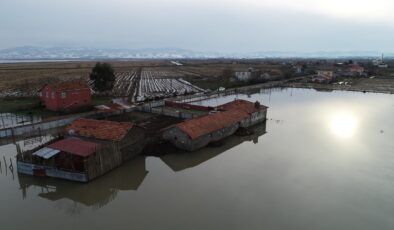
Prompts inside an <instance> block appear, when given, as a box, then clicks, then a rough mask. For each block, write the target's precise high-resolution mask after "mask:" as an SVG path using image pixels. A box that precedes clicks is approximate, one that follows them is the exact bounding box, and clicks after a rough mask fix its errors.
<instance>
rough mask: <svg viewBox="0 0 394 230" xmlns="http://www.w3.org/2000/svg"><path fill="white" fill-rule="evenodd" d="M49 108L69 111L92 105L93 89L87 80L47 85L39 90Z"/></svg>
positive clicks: (42, 100) (41, 97) (42, 99)
mask: <svg viewBox="0 0 394 230" xmlns="http://www.w3.org/2000/svg"><path fill="white" fill-rule="evenodd" d="M39 96H40V99H41V102H42V103H43V104H44V105H45V107H46V108H47V109H48V110H52V111H69V110H75V109H78V108H81V107H84V106H88V105H90V102H91V91H90V87H89V86H88V84H87V83H86V82H85V81H79V80H78V81H66V82H58V83H53V84H47V85H45V86H44V87H43V88H42V89H41V90H40V92H39Z"/></svg>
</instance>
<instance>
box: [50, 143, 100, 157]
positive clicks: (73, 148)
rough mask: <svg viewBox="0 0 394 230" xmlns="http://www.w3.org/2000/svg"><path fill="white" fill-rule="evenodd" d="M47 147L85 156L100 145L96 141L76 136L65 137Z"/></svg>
mask: <svg viewBox="0 0 394 230" xmlns="http://www.w3.org/2000/svg"><path fill="white" fill-rule="evenodd" d="M48 147H49V148H51V149H57V150H60V151H62V152H66V153H71V154H73V155H77V156H81V157H87V156H90V155H92V154H93V153H94V152H95V151H96V150H97V149H99V148H100V147H101V145H100V144H99V143H96V142H91V141H85V140H81V139H78V138H67V139H63V140H60V141H57V142H55V143H52V144H50V145H49V146H48Z"/></svg>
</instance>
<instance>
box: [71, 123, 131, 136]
mask: <svg viewBox="0 0 394 230" xmlns="http://www.w3.org/2000/svg"><path fill="white" fill-rule="evenodd" d="M132 127H133V124H132V123H130V122H115V121H104V120H91V119H82V118H81V119H78V120H75V121H74V122H73V123H71V125H70V126H68V127H67V128H66V131H67V132H68V133H70V134H71V135H72V134H75V135H79V136H83V137H92V138H96V139H100V140H109V141H120V140H122V139H123V138H124V137H125V136H126V134H127V133H128V132H129V131H130V129H131V128H132Z"/></svg>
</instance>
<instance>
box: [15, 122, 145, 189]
mask: <svg viewBox="0 0 394 230" xmlns="http://www.w3.org/2000/svg"><path fill="white" fill-rule="evenodd" d="M144 146H145V132H144V129H143V128H140V127H138V126H135V125H133V124H132V123H129V122H113V121H102V120H90V119H78V120H76V121H74V122H73V123H72V124H71V125H70V126H69V127H67V128H66V134H65V136H64V138H61V139H57V140H54V141H52V142H51V143H49V144H47V145H45V146H41V147H38V148H36V149H33V150H31V151H27V152H24V153H19V154H18V155H17V168H18V172H19V173H23V174H28V175H35V176H47V177H55V178H61V179H67V180H73V181H79V182H88V181H91V180H93V179H95V178H97V177H99V176H101V175H103V174H105V173H107V172H108V171H110V170H112V169H114V168H116V167H118V166H119V165H121V164H122V163H123V162H125V161H127V160H129V159H131V158H133V157H135V156H136V155H138V154H140V153H141V151H142V149H143V147H144Z"/></svg>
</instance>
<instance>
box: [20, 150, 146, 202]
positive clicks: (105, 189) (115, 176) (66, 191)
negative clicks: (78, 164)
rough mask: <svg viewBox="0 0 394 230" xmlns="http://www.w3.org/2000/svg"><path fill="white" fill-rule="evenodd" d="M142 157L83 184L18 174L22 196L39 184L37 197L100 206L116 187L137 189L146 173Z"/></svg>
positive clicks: (110, 198)
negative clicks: (39, 190)
mask: <svg viewBox="0 0 394 230" xmlns="http://www.w3.org/2000/svg"><path fill="white" fill-rule="evenodd" d="M147 174H148V171H147V170H146V166H145V157H142V156H141V157H137V158H136V159H134V160H132V161H129V162H127V163H125V164H123V165H122V166H120V167H119V168H117V169H115V170H113V171H111V172H110V173H107V174H105V175H104V176H102V177H100V178H98V179H96V180H93V181H91V182H90V183H87V184H82V183H75V182H69V181H63V180H58V179H52V178H35V177H32V176H27V175H23V174H18V177H19V183H20V189H21V190H22V195H23V199H25V198H26V196H27V190H28V188H29V187H34V186H36V187H41V192H40V193H39V194H38V196H40V197H42V198H45V199H48V200H51V201H58V200H61V199H64V198H66V199H70V200H73V201H75V202H77V203H81V204H84V205H85V206H89V207H93V208H100V207H103V206H105V205H106V204H108V203H109V202H110V201H112V200H113V199H114V198H115V197H116V195H117V193H118V191H119V190H137V189H138V188H139V186H140V185H141V184H142V182H143V181H144V179H145V177H146V176H147Z"/></svg>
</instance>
